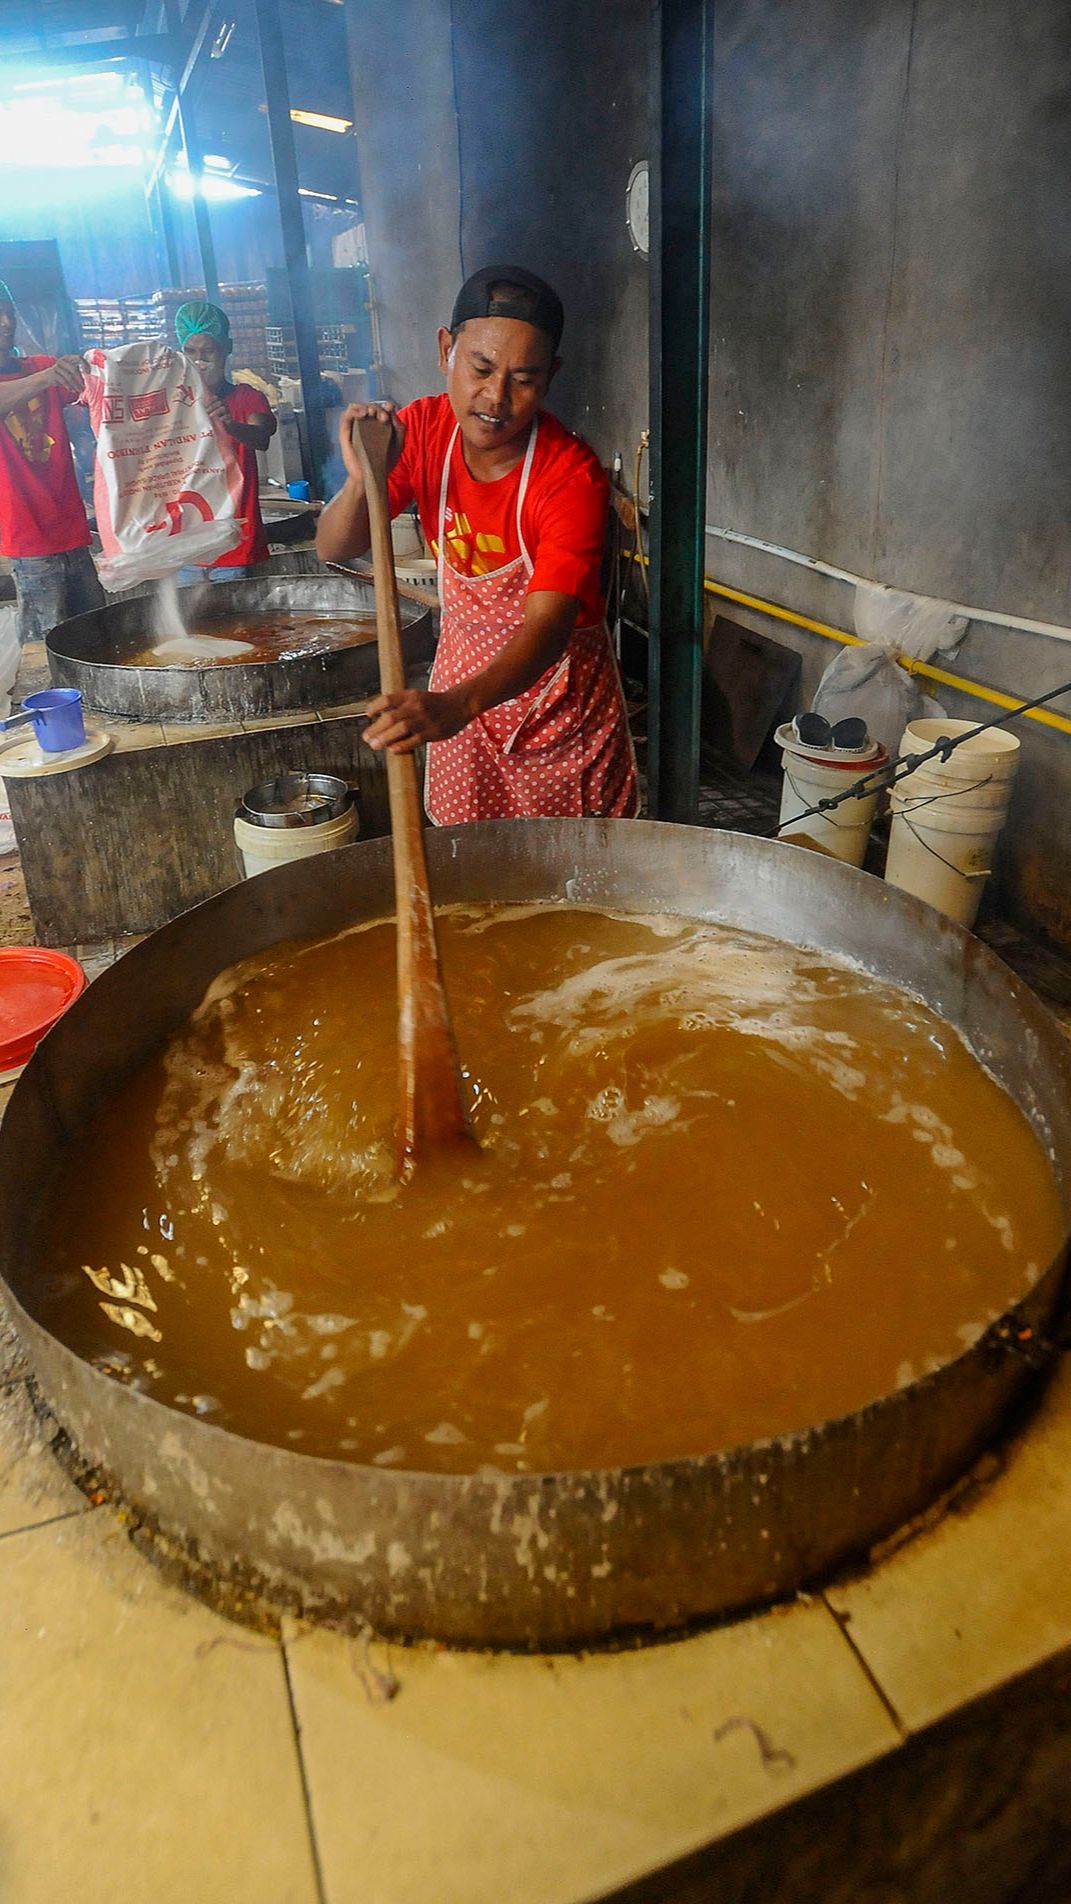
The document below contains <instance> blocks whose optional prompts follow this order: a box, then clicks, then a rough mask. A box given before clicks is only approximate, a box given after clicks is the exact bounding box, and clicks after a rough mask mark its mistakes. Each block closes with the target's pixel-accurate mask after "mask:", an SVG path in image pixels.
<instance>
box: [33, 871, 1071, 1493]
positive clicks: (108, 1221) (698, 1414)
mask: <svg viewBox="0 0 1071 1904" xmlns="http://www.w3.org/2000/svg"><path fill="white" fill-rule="evenodd" d="M441 936H442V951H443V959H444V965H445V970H446V975H447V981H448V984H449V987H450V992H451V997H452V1001H453V1008H454V1016H455V1022H456V1029H457V1038H458V1045H459V1049H460V1052H461V1054H462V1059H463V1063H464V1066H465V1069H466V1078H467V1089H468V1092H469V1095H470V1098H471V1102H472V1105H473V1111H474V1121H475V1125H476V1129H477V1131H478V1133H479V1136H480V1140H481V1143H482V1145H483V1150H482V1152H481V1154H480V1155H479V1157H477V1158H475V1159H472V1160H466V1162H465V1164H464V1167H463V1170H462V1171H461V1173H460V1175H459V1177H457V1178H455V1177H454V1175H453V1174H452V1173H451V1172H450V1171H442V1172H440V1171H431V1172H425V1173H422V1174H420V1173H418V1175H417V1176H416V1177H415V1179H414V1181H413V1182H412V1183H411V1184H409V1185H407V1186H405V1187H400V1186H399V1185H398V1184H397V1183H396V1182H395V1181H394V1178H393V1175H392V1159H393V1126H394V1119H395V1114H396V1091H397V1085H396V1049H395V977H394V933H393V928H392V926H390V925H386V924H380V925H374V926H371V927H366V928H356V929H353V930H351V931H349V932H346V933H343V934H341V935H339V936H337V937H335V938H332V939H330V940H326V941H317V942H309V943H291V944H288V945H285V946H282V947H277V948H275V949H274V950H273V951H271V952H269V953H267V954H263V955H260V956H258V957H256V958H254V959H251V960H249V961H247V962H246V963H244V964H242V965H239V966H235V967H233V968H232V969H231V970H230V971H228V972H226V973H224V974H223V975H222V976H221V977H220V978H219V979H217V980H216V982H215V983H214V984H213V986H212V987H211V989H210V991H209V993H208V995H207V997H206V999H205V1002H204V1003H203V1004H202V1006H201V1007H200V1008H199V1010H198V1011H197V1013H196V1014H195V1015H194V1018H193V1020H192V1021H191V1023H190V1024H189V1025H188V1026H187V1027H186V1028H185V1029H184V1030H183V1031H182V1032H181V1033H180V1034H179V1035H178V1036H177V1037H176V1038H175V1039H174V1040H173V1041H172V1043H171V1044H170V1046H169V1047H168V1048H167V1050H166V1051H165V1052H163V1053H162V1054H161V1055H160V1056H159V1057H158V1058H156V1059H154V1060H153V1061H152V1062H151V1063H149V1064H148V1065H146V1066H145V1068H144V1069H143V1070H142V1071H141V1072H140V1073H139V1074H138V1075H137V1076H135V1077H134V1078H133V1079H132V1080H131V1081H130V1082H129V1083H128V1084H127V1085H126V1086H125V1088H124V1089H123V1090H122V1091H121V1092H120V1094H119V1096H118V1097H117V1098H116V1099H115V1100H114V1102H113V1103H112V1104H111V1105H110V1106H109V1107H108V1108H107V1109H105V1110H104V1111H102V1113H101V1114H100V1116H99V1117H98V1119H97V1121H96V1123H95V1125H94V1126H93V1128H92V1129H91V1130H90V1132H89V1133H88V1135H87V1137H86V1138H85V1140H84V1141H83V1142H82V1144H81V1145H80V1147H79V1148H78V1150H77V1152H76V1153H75V1154H72V1157H71V1160H70V1163H69V1165H68V1167H67V1168H66V1171H65V1173H64V1177H63V1180H62V1182H61V1183H60V1184H59V1185H58V1186H57V1189H56V1192H55V1194H54V1195H53V1196H52V1197H51V1199H50V1209H51V1211H52V1221H51V1227H50V1229H49V1230H48V1232H47V1233H46V1234H45V1236H44V1238H43V1246H42V1249H41V1253H40V1257H39V1260H40V1262H41V1265H42V1277H41V1280H40V1282H39V1284H38V1289H39V1291H40V1294H39V1298H38V1302H37V1310H38V1313H39V1314H40V1316H41V1317H42V1319H43V1320H44V1321H45V1322H46V1323H47V1324H48V1326H49V1327H50V1328H51V1329H52V1330H54V1331H55V1332H56V1333H57V1334H58V1335H60V1336H61V1337H62V1339H63V1340H64V1341H66V1342H68V1343H70V1344H71V1345H72V1346H73V1347H74V1348H76V1349H77V1350H78V1351H79V1352H80V1353H81V1354H82V1355H85V1356H87V1357H89V1358H91V1359H92V1360H93V1361H94V1362H95V1363H96V1364H97V1365H98V1366H99V1367H100V1368H102V1369H105V1370H107V1371H108V1372H109V1373H110V1374H112V1375H113V1376H114V1377H115V1378H116V1379H117V1380H120V1381H123V1382H127V1383H131V1384H134V1385H137V1386H138V1387H141V1388H144V1389H146V1390H147V1391H149V1392H150V1393H152V1394H153V1395H155V1396H157V1397H158V1398H159V1399H161V1400H164V1401H167V1402H171V1403H174V1404H176V1405H177V1406H178V1407H180V1408H183V1409H189V1410H193V1411H196V1412H198V1413H201V1414H204V1415H206V1416H207V1417H208V1418H210V1419H211V1420H212V1421H213V1422H217V1423H220V1424H223V1425H225V1426H227V1427H230V1428H235V1429H238V1430H240V1431H241V1432H243V1433H245V1434H247V1435H251V1436H253V1437H255V1438H257V1439H260V1440H264V1441H275V1442H279V1443H281V1444H282V1445H284V1446H287V1445H288V1446H292V1447H297V1448H299V1449H301V1450H303V1451H306V1452H308V1453H316V1454H328V1455H338V1456H341V1457H342V1458H343V1459H349V1460H353V1461H361V1462H366V1461H367V1462H376V1463H379V1464H381V1465H383V1466H393V1467H404V1468H423V1469H437V1470H446V1471H471V1470H473V1469H477V1468H480V1467H481V1466H492V1467H495V1468H498V1469H502V1470H505V1471H508V1472H515V1471H518V1470H524V1469H533V1470H547V1469H557V1468H569V1467H588V1466H595V1467H602V1466H623V1465H627V1464H630V1463H639V1462H648V1461H655V1460H659V1459H664V1458H667V1457H672V1456H679V1455H692V1454H699V1453H705V1452H708V1451H712V1450H715V1449H717V1448H719V1447H724V1446H729V1445H733V1444H735V1443H739V1442H745V1441H749V1440H752V1439H755V1438H758V1437H761V1436H766V1435H774V1434H777V1433H779V1432H782V1431H785V1430H790V1429H794V1428H800V1427H803V1426H805V1425H807V1424H808V1423H811V1422H815V1421H820V1420H824V1419H827V1418H829V1417H832V1416H836V1415H840V1414H844V1413H846V1412H849V1411H851V1410H853V1409H856V1408H858V1407H860V1406H861V1405H862V1404H863V1403H866V1402H868V1401H870V1400H872V1399H873V1398H874V1397H876V1396H880V1395H882V1394H885V1393H888V1392H889V1391H890V1390H892V1389H893V1388H895V1387H896V1386H897V1384H898V1383H903V1382H907V1381H909V1380H911V1379H912V1377H915V1376H918V1375H921V1374H922V1373H923V1371H924V1370H925V1369H927V1368H928V1367H930V1366H931V1365H932V1364H933V1363H934V1362H936V1361H938V1360H940V1359H944V1358H947V1357H951V1356H954V1355H955V1354H957V1353H958V1352H959V1351H960V1350H962V1348H963V1347H964V1346H965V1345H967V1344H969V1343H970V1342H971V1341H973V1340H974V1339H975V1338H976V1337H977V1335H978V1334H979V1333H980V1331H981V1330H982V1328H983V1327H984V1326H985V1324H986V1323H987V1321H989V1320H990V1319H992V1318H994V1317H995V1316H997V1315H998V1314H999V1313H1001V1312H1002V1310H1003V1309H1004V1308H1006V1307H1007V1306H1008V1304H1009V1303H1010V1302H1012V1301H1014V1300H1015V1299H1016V1298H1018V1297H1019V1296H1020V1295H1021V1294H1022V1293H1023V1292H1024V1291H1025V1289H1026V1288H1027V1287H1028V1286H1029V1284H1030V1283H1031V1282H1032V1281H1034V1280H1035V1279H1036V1277H1037V1275H1038V1274H1039V1273H1040V1272H1041V1271H1042V1270H1043V1269H1044V1268H1045V1267H1047V1265H1048V1263H1049V1262H1050V1260H1051V1259H1052V1257H1053V1256H1054V1254H1055V1252H1056V1249H1057V1246H1058V1242H1059V1236H1060V1222H1059V1213H1058V1209H1057V1202H1056V1195H1055V1189H1054V1185H1053V1181H1052V1178H1051V1175H1050V1172H1049V1168H1048V1165H1047V1162H1046V1159H1045V1157H1044V1155H1043V1152H1042V1150H1041V1147H1040V1145H1039V1143H1038V1142H1037V1140H1036V1139H1035V1137H1034V1135H1033V1133H1032V1132H1031V1130H1030V1128H1029V1126H1028V1125H1027V1123H1026V1121H1025V1119H1024V1118H1023V1116H1022V1115H1021V1113H1020V1112H1019V1110H1018V1109H1017V1108H1016V1106H1015V1105H1014V1104H1013V1103H1012V1101H1011V1099H1010V1098H1008V1097H1007V1096H1006V1095H1005V1094H1004V1092H1003V1091H1001V1090H1000V1089H999V1088H998V1086H997V1085H996V1084H995V1083H994V1082H993V1080H992V1079H991V1078H990V1077H989V1076H988V1075H987V1074H986V1073H985V1072H984V1071H983V1070H982V1068H981V1067H980V1066H979V1064H978V1063H977V1061H976V1060H975V1059H974V1058H973V1057H972V1056H971V1054H970V1053H969V1052H968V1050H967V1049H966V1047H965V1046H964V1044H963V1043H962V1042H961V1040H960V1038H959V1037H958V1035H957V1034H956V1033H955V1032H954V1031H952V1030H951V1029H950V1027H949V1026H948V1025H947V1024H945V1023H943V1022H942V1021H941V1020H940V1019H939V1018H937V1017H936V1016H935V1015H934V1014H933V1013H932V1012H931V1011H929V1010H928V1009H927V1008H926V1007H925V1006H923V1005H921V1004H919V1003H918V1002H917V1001H916V1000H915V999H913V998H910V997H908V996H906V995H905V994H903V993H900V992H897V991H894V990H892V989H891V988H890V987H889V986H887V985H885V984H882V983H880V982H878V981H877V980H875V979H872V978H869V977H867V976H865V975H864V974H863V973H861V972H860V971H858V970H856V969H855V968H854V967H851V966H849V965H847V964H841V963H837V962H836V961H834V960H833V959H832V958H830V957H828V956H826V955H820V954H817V953H814V952H809V951H805V950H801V949H799V948H796V947H793V946H789V945H783V944H779V943H777V942H775V941H773V940H769V939H763V938H759V937H756V936H751V935H748V934H746V933H739V932H732V931H728V930H726V929H724V928H720V927H717V926H708V925H700V924H696V923H694V922H690V921H687V920H681V919H672V918H657V919H650V920H643V919H638V918H623V917H612V916H607V915H604V914H599V913H595V912H588V911H584V910H580V909H575V908H568V907H550V906H547V907H542V908H528V909H525V908H482V909H471V910H455V911H452V912H448V913H447V914H445V915H444V916H443V918H442V935H441Z"/></svg>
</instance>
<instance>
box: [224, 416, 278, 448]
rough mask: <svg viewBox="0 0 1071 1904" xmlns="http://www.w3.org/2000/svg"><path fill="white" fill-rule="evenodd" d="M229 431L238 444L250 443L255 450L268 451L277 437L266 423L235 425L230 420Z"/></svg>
mask: <svg viewBox="0 0 1071 1904" xmlns="http://www.w3.org/2000/svg"><path fill="white" fill-rule="evenodd" d="M227 431H228V434H229V435H231V436H233V438H234V440H235V442H236V443H248V444H249V445H250V447H251V448H252V449H255V450H266V449H267V447H268V444H269V443H270V442H271V440H272V437H273V436H274V435H275V431H274V430H272V429H269V428H268V427H267V425H266V424H265V423H234V422H232V421H231V420H230V419H229V418H228V421H227Z"/></svg>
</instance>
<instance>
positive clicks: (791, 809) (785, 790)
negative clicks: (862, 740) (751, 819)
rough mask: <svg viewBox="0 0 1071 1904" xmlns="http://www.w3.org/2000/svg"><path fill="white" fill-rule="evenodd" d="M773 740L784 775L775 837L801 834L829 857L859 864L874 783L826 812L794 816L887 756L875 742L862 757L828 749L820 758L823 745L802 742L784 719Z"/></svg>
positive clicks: (880, 763) (875, 801)
mask: <svg viewBox="0 0 1071 1904" xmlns="http://www.w3.org/2000/svg"><path fill="white" fill-rule="evenodd" d="M775 739H776V741H777V745H778V746H779V747H780V749H781V757H782V765H783V767H784V776H785V777H784V781H783V783H782V787H781V824H780V827H779V836H780V838H781V839H783V840H789V839H792V838H793V837H794V836H795V837H798V838H806V839H807V840H809V841H810V842H811V844H812V845H814V846H820V847H821V848H822V849H823V851H825V852H826V853H829V854H830V855H831V857H832V858H833V859H840V860H843V861H844V862H845V864H846V865H848V866H861V865H862V864H863V860H864V858H865V856H866V845H867V840H868V839H869V838H870V828H871V826H872V824H873V820H874V810H875V808H876V806H877V804H878V793H879V791H880V789H879V788H877V787H875V788H874V791H873V792H872V793H866V794H864V795H863V796H862V797H861V798H856V799H852V800H845V801H844V802H843V803H842V804H841V805H840V806H839V807H834V808H833V810H832V812H830V813H809V814H808V817H807V818H806V819H803V818H801V817H800V816H801V815H803V814H804V813H808V809H809V808H811V807H814V806H817V805H818V802H819V801H820V800H829V799H832V798H833V796H834V795H836V794H840V793H843V792H844V790H845V788H846V787H849V786H851V784H852V782H853V780H861V779H862V778H863V776H864V775H865V774H870V773H874V772H876V771H877V769H878V768H879V767H884V766H885V764H886V762H887V760H888V758H889V756H888V755H887V753H886V752H885V749H884V748H883V747H881V746H878V745H875V747H874V748H873V751H872V752H871V753H870V754H869V756H866V757H864V756H860V755H856V756H853V757H852V758H850V759H845V758H844V757H843V755H842V756H841V758H840V759H839V760H836V759H833V758H832V755H831V754H829V755H827V756H826V757H825V758H823V753H824V750H823V749H821V748H815V747H808V746H806V745H805V744H804V742H803V741H801V740H799V739H798V738H797V736H796V734H795V732H794V731H793V728H792V725H791V723H790V722H786V723H785V725H784V726H783V727H779V728H778V730H777V733H776V735H775Z"/></svg>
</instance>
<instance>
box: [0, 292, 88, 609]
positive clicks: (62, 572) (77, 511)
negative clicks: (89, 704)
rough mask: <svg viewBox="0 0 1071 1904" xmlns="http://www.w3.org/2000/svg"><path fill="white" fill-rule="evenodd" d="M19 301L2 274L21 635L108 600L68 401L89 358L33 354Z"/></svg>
mask: <svg viewBox="0 0 1071 1904" xmlns="http://www.w3.org/2000/svg"><path fill="white" fill-rule="evenodd" d="M17 324H18V318H17V316H16V313H15V300H14V298H13V297H12V295H11V292H10V291H9V290H8V288H7V285H6V284H4V282H3V281H2V280H0V554H2V555H5V556H7V558H8V559H9V561H10V563H11V572H12V575H13V576H14V580H15V593H16V596H17V598H18V624H17V625H18V636H19V640H20V641H22V642H25V641H43V640H44V638H45V636H46V635H47V634H49V633H50V632H51V631H52V629H53V628H55V626H56V624H57V622H61V621H66V620H67V618H68V616H70V615H82V614H86V613H88V611H89V610H90V609H92V608H100V607H102V606H103V603H104V590H103V589H102V588H101V585H100V582H99V581H98V579H97V571H96V569H95V568H94V566H93V558H92V556H91V555H90V553H89V523H88V521H87V519H86V512H85V507H84V505H83V502H82V497H81V494H80V492H79V488H78V479H77V477H76V475H75V473H74V459H73V457H72V456H71V444H70V438H69V437H68V435H67V425H66V422H65V420H64V414H63V412H64V407H65V406H66V405H67V404H70V403H77V402H78V401H79V400H80V399H81V396H82V390H83V383H82V359H81V358H80V357H58V358H57V357H24V356H23V355H22V354H21V352H20V351H18V350H17V349H16V347H15V331H16V328H17Z"/></svg>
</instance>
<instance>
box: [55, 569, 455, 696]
mask: <svg viewBox="0 0 1071 1904" xmlns="http://www.w3.org/2000/svg"><path fill="white" fill-rule="evenodd" d="M189 592H190V593H194V592H196V593H197V595H198V618H199V624H200V625H203V626H210V625H211V623H212V622H213V621H217V620H222V619H224V618H226V617H228V616H230V615H237V614H241V613H250V612H256V611H257V609H258V608H259V607H262V606H265V605H266V606H268V607H271V606H276V607H288V608H301V607H306V608H308V609H309V610H310V612H311V611H312V609H313V604H314V601H315V598H317V597H319V598H320V599H321V601H322V600H323V599H324V598H325V597H329V598H330V599H331V601H332V604H333V605H332V609H331V612H332V613H338V614H345V613H346V612H347V611H349V612H351V613H354V614H356V613H358V612H359V613H361V614H364V615H366V616H368V617H371V616H372V615H373V614H374V612H375V590H374V588H373V586H372V584H371V582H365V581H363V580H361V579H359V578H357V579H354V580H348V579H346V578H345V577H342V576H335V575H330V574H326V573H315V572H302V571H297V572H295V573H293V574H291V573H287V572H280V573H275V572H272V573H271V574H269V575H266V576H264V577H263V578H259V577H255V576H254V577H248V578H247V579H246V580H244V581H240V582H219V583H211V584H208V585H206V586H205V587H204V588H203V589H199V590H197V591H192V590H191V591H189ZM284 597H286V598H287V599H286V600H285V601H284V599H283V598H284ZM151 600H152V598H151V596H141V597H139V598H137V599H132V598H129V597H127V598H124V599H123V600H117V601H114V602H109V603H106V604H105V606H104V607H103V608H95V609H91V610H90V611H89V613H88V614H85V615H74V616H72V617H71V618H70V619H69V620H67V621H63V622H60V623H59V624H58V626H57V627H55V628H53V629H52V630H51V632H50V633H49V634H48V636H47V637H46V640H45V652H46V655H47V657H48V668H49V674H50V676H51V678H52V680H53V682H54V683H55V684H56V686H57V687H71V688H79V689H80V690H81V693H82V697H83V700H84V701H85V705H86V707H87V708H91V709H93V710H95V711H96V712H98V713H101V714H105V715H108V714H111V715H114V716H117V717H118V718H119V719H121V720H135V721H148V720H151V721H166V722H168V723H173V724H176V725H185V724H187V723H189V724H194V725H196V724H200V723H209V722H211V723H213V724H216V723H221V722H226V721H228V720H232V721H235V722H237V721H240V720H243V719H251V720H264V719H268V718H270V717H271V716H272V715H275V714H288V713H297V712H305V713H306V714H307V711H308V709H309V708H310V707H330V706H332V705H337V704H345V703H346V702H348V701H357V700H360V699H362V698H365V697H367V696H369V695H371V694H374V693H375V692H376V691H377V689H378V683H379V659H378V653H377V648H376V643H375V642H374V641H365V642H359V643H356V644H354V645H352V646H350V647H342V648H332V649H329V650H328V651H327V652H326V653H324V654H316V655H299V656H297V657H295V658H294V659H293V660H290V661H240V662H231V663H229V664H228V663H227V662H213V663H212V664H211V665H210V666H208V667H204V668H198V667H196V666H195V667H164V668H159V667H151V668H150V667H138V666H137V665H136V664H135V663H131V662H125V661H123V660H122V659H121V658H117V657H115V656H114V655H113V656H112V657H110V658H100V656H99V655H98V654H97V653H95V652H94V651H95V650H99V649H100V647H101V646H102V645H104V644H107V642H108V641H109V639H111V640H112V641H114V642H121V641H123V640H125V639H126V631H127V629H128V628H131V629H132V630H133V632H132V633H131V635H130V646H131V647H132V648H133V647H136V646H141V647H143V646H144V645H145V629H144V620H145V615H146V612H147V608H146V604H147V603H148V605H149V608H150V609H151ZM398 606H399V611H400V617H401V635H402V653H403V657H404V659H405V662H406V664H407V666H410V667H417V666H419V665H420V664H422V663H425V662H430V660H431V657H432V655H433V653H434V647H435V642H434V624H433V618H432V612H431V607H429V608H427V609H422V608H420V607H419V606H418V605H417V604H416V603H413V602H408V601H402V602H400V603H399V605H398Z"/></svg>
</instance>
